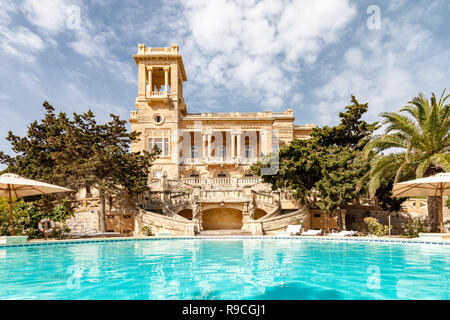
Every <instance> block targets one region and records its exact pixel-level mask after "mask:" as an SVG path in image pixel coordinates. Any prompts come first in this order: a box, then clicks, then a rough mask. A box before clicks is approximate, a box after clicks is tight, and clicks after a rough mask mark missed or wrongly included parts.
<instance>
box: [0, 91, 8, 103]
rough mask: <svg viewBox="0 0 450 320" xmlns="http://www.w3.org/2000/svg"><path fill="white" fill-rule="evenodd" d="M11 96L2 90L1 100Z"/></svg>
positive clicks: (0, 93)
mask: <svg viewBox="0 0 450 320" xmlns="http://www.w3.org/2000/svg"><path fill="white" fill-rule="evenodd" d="M9 98H11V97H10V96H9V95H8V94H6V93H4V92H0V101H5V100H9Z"/></svg>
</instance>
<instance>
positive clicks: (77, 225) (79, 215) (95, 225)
mask: <svg viewBox="0 0 450 320" xmlns="http://www.w3.org/2000/svg"><path fill="white" fill-rule="evenodd" d="M66 225H67V227H69V229H70V232H71V233H92V232H99V213H98V210H88V211H80V212H76V213H75V214H74V215H73V216H72V217H70V218H69V219H67V220H66Z"/></svg>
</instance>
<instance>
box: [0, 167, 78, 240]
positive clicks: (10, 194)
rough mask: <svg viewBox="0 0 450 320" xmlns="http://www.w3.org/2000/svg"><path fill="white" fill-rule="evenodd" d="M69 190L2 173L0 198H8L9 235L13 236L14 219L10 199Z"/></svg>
mask: <svg viewBox="0 0 450 320" xmlns="http://www.w3.org/2000/svg"><path fill="white" fill-rule="evenodd" d="M69 191H73V190H71V189H67V188H63V187H59V186H55V185H53V184H48V183H44V182H40V181H35V180H31V179H25V178H22V177H21V176H18V175H17V174H13V173H4V174H2V175H1V176H0V197H7V198H9V210H10V213H11V233H12V235H14V218H13V210H12V198H22V197H26V196H33V195H37V194H47V193H57V192H69Z"/></svg>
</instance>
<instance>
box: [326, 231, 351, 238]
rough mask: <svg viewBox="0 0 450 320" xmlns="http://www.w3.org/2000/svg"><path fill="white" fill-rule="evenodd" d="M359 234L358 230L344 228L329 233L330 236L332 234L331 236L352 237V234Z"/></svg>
mask: <svg viewBox="0 0 450 320" xmlns="http://www.w3.org/2000/svg"><path fill="white" fill-rule="evenodd" d="M357 234H358V231H353V230H350V231H348V230H343V231H341V232H336V233H329V234H328V236H330V237H351V236H356V235H357Z"/></svg>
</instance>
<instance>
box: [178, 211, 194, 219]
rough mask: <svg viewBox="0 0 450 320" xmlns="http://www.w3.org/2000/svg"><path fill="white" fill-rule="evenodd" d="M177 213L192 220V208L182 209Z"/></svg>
mask: <svg viewBox="0 0 450 320" xmlns="http://www.w3.org/2000/svg"><path fill="white" fill-rule="evenodd" d="M177 214H178V215H180V216H182V217H183V218H186V219H188V220H192V209H183V210H180V211H179V212H178V213H177Z"/></svg>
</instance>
